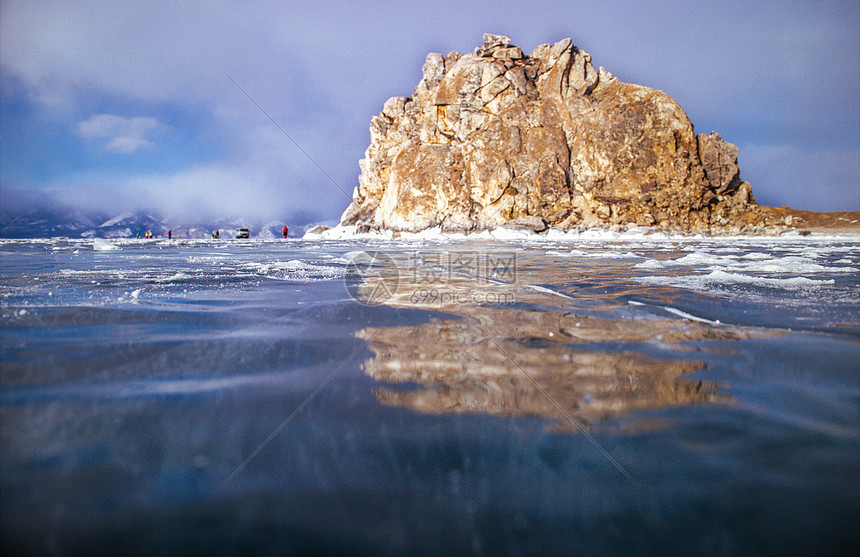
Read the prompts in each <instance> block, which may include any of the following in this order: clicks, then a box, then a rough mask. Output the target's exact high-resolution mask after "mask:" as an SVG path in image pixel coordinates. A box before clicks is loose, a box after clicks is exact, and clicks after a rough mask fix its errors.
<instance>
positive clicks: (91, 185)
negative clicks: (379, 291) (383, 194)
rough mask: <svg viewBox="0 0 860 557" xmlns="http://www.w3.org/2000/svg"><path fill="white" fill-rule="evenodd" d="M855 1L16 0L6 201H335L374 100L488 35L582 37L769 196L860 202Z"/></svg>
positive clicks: (197, 209)
mask: <svg viewBox="0 0 860 557" xmlns="http://www.w3.org/2000/svg"><path fill="white" fill-rule="evenodd" d="M177 4H182V5H177ZM189 4H190V3H189ZM858 6H860V3H858V2H856V1H848V2H814V3H813V2H758V3H749V2H719V3H717V2H684V3H672V2H594V3H591V2H575V1H574V2H540V1H538V2H532V3H529V4H526V3H522V2H503V1H501V0H496V1H493V2H448V1H437V2H420V3H415V4H411V3H408V2H375V3H359V2H325V1H316V2H307V3H304V2H218V1H210V2H202V3H199V4H191V5H185V3H173V2H161V1H147V2H138V1H133V0H132V1H129V2H125V3H123V2H115V1H111V2H41V1H38V0H23V1H17V0H4V2H3V3H2V4H0V202H2V203H3V205H4V206H5V208H6V209H7V210H9V209H12V210H15V209H17V208H19V207H20V208H24V207H26V206H28V204H34V203H35V204H39V203H68V204H73V205H75V206H78V207H81V208H84V209H94V208H95V209H104V210H106V211H107V212H108V213H119V212H122V211H125V210H136V209H150V210H155V211H159V212H162V213H165V214H168V215H171V216H174V217H176V218H188V219H198V218H213V217H216V218H217V217H226V216H245V217H250V218H258V219H269V218H278V219H284V220H289V219H290V218H299V217H298V215H308V214H310V215H313V218H316V219H319V220H331V219H336V218H337V217H338V216H339V215H340V213H341V212H342V211H343V209H344V208H345V207H346V205H347V204H348V202H349V194H351V192H352V189H353V187H354V186H355V185H356V184H357V177H358V173H359V168H358V160H359V159H360V158H361V157H362V156H363V153H364V150H365V149H366V148H367V145H368V143H369V140H370V136H369V132H368V125H369V123H370V117H371V116H372V115H373V114H376V113H378V112H379V111H380V110H381V108H382V105H383V103H384V102H385V100H386V99H387V98H388V97H391V96H396V95H398V96H399V95H410V94H411V92H412V89H413V88H414V87H415V85H417V84H418V81H419V80H420V78H421V66H422V64H423V61H424V58H425V56H426V54H427V53H428V52H432V51H435V52H442V53H443V54H444V53H447V52H449V51H452V50H457V51H460V52H468V51H471V50H473V49H474V47H475V46H478V45H479V44H480V42H481V36H482V33H484V32H490V33H497V34H506V35H510V36H511V37H512V40H513V42H514V43H515V44H517V45H519V46H521V47H522V48H523V50H524V51H525V52H531V51H532V50H533V49H534V47H535V46H537V45H539V44H541V43H551V42H556V41H558V40H560V39H562V38H565V37H571V38H572V39H573V41H574V43H575V44H576V45H577V46H579V47H580V48H582V49H584V50H587V51H588V52H589V53H590V54H591V55H592V58H593V60H594V62H595V65H599V66H604V67H606V69H608V70H609V71H611V72H612V73H613V74H615V75H616V76H617V77H619V78H620V79H622V80H624V81H629V82H633V83H639V84H641V85H646V86H649V87H653V88H656V89H660V90H663V91H665V92H666V93H668V94H669V95H670V96H672V97H673V98H674V99H676V100H677V101H678V102H679V103H680V104H681V106H682V107H683V108H684V109H685V110H686V112H687V114H688V116H689V117H690V119H691V120H692V122H693V124H694V125H695V126H696V131H697V132H705V133H707V132H710V131H712V130H713V131H718V132H719V133H720V134H721V135H722V136H723V138H725V139H726V140H728V141H731V142H732V143H735V144H736V145H738V147H739V148H740V156H739V160H740V165H741V177H742V178H743V179H745V180H747V181H749V182H751V183H752V185H753V192H754V194H755V196H756V198H757V199H758V201H759V202H760V203H763V204H767V205H790V206H792V207H796V208H799V209H812V210H830V211H835V210H860V7H858ZM228 76H229V77H228ZM230 78H232V79H234V80H235V81H236V82H237V83H239V84H240V85H241V86H242V88H244V89H245V91H247V93H248V94H249V95H250V96H251V97H252V98H253V99H254V100H255V101H256V102H257V103H258V104H259V105H260V106H261V107H263V108H264V109H265V110H266V111H267V112H268V114H269V115H271V117H272V118H273V119H274V120H276V121H277V122H278V124H279V125H280V126H282V127H283V129H284V130H285V131H286V132H287V133H289V135H290V136H291V137H292V138H293V139H294V140H295V141H296V142H297V143H298V144H299V145H301V147H302V149H304V151H306V152H307V153H308V154H309V155H310V156H311V157H312V158H313V159H314V160H315V161H316V163H318V164H319V166H321V167H322V168H323V169H325V171H326V172H327V173H328V174H329V175H330V176H331V178H332V179H333V180H334V182H336V184H337V185H335V184H333V183H332V181H330V180H329V178H327V177H326V176H325V174H323V173H322V172H320V170H319V169H318V168H317V167H316V166H315V165H314V163H312V162H311V161H309V160H308V159H307V158H306V156H305V155H304V154H303V153H302V152H301V151H300V150H299V149H298V148H296V146H295V145H294V144H293V143H292V142H290V140H289V139H288V138H287V137H285V136H284V135H283V133H282V132H281V131H280V130H279V129H278V128H277V126H275V125H274V124H272V122H271V121H269V119H268V118H267V117H266V116H265V115H264V114H263V113H261V112H260V111H259V110H258V109H257V107H256V106H254V104H253V103H252V102H251V101H250V100H249V99H248V98H247V97H246V96H245V95H244V94H243V93H242V91H240V90H239V89H238V88H237V87H236V86H235V85H234V84H233V83H232V82H231V80H230Z"/></svg>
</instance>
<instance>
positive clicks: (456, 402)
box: [0, 236, 860, 555]
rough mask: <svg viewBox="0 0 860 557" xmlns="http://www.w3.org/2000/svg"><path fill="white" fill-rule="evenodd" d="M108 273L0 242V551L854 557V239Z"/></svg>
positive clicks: (416, 246) (590, 246)
mask: <svg viewBox="0 0 860 557" xmlns="http://www.w3.org/2000/svg"><path fill="white" fill-rule="evenodd" d="M111 242H112V243H108V242H104V241H95V242H94V241H93V240H69V239H46V240H0V261H2V266H0V347H2V356H0V365H2V375H0V378H2V381H0V495H2V496H0V526H2V528H0V530H2V532H3V544H4V546H5V548H6V549H13V550H15V551H16V552H20V553H31V554H32V553H37V554H69V553H71V554H77V553H87V554H93V553H95V554H99V553H111V554H126V553H156V554H157V553H167V554H180V553H182V554H185V553H192V554H197V553H216V554H221V553H240V552H246V553H255V554H259V553H267V552H268V553H285V554H314V553H327V554H332V553H334V554H337V553H343V554H350V555H356V554H368V555H387V554H391V555H396V554H413V555H421V554H478V555H508V554H510V555H520V554H571V553H573V554H577V553H590V554H595V553H597V554H605V553H614V554H661V555H663V554H774V553H783V554H784V553H806V554H809V553H834V552H836V553H849V552H852V550H856V549H857V548H858V547H860V530H858V529H857V527H856V525H857V524H858V523H860V239H858V237H856V236H854V237H849V236H845V237H829V238H816V237H805V238H801V237H787V238H786V237H782V238H731V239H701V238H700V239H677V238H675V239H673V238H658V237H655V238H649V237H648V236H641V237H633V238H613V237H595V238H591V239H589V238H587V237H582V238H577V239H570V238H542V237H532V238H520V239H510V240H508V241H503V240H498V239H495V240H494V239H490V238H487V239H483V240H469V241H463V240H459V239H458V240H444V239H436V240H432V239H426V238H425V239H420V238H415V239H399V240H382V239H372V238H371V239H368V238H365V239H361V240H317V241H302V240H289V241H271V240H270V241H263V240H249V241H232V240H231V241H219V242H215V241H178V242H177V241H173V242H169V241H166V240H165V241H143V240H124V241H115V240H114V241H111ZM7 554H8V553H7Z"/></svg>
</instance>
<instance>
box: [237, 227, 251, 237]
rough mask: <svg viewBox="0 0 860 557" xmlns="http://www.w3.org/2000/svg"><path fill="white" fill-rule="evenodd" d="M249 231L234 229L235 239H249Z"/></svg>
mask: <svg viewBox="0 0 860 557" xmlns="http://www.w3.org/2000/svg"><path fill="white" fill-rule="evenodd" d="M250 237H251V231H250V230H248V229H247V228H237V229H236V238H250Z"/></svg>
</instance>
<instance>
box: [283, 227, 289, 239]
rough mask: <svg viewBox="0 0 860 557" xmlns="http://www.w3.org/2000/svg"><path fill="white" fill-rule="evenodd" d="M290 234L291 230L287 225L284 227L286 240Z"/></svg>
mask: <svg viewBox="0 0 860 557" xmlns="http://www.w3.org/2000/svg"><path fill="white" fill-rule="evenodd" d="M289 233H290V229H289V228H287V226H286V225H284V238H286V237H287V235H288V234H289Z"/></svg>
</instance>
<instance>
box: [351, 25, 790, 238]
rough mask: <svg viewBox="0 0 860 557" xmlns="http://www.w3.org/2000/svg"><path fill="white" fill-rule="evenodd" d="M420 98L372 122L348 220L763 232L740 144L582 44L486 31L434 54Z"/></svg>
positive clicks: (412, 226)
mask: <svg viewBox="0 0 860 557" xmlns="http://www.w3.org/2000/svg"><path fill="white" fill-rule="evenodd" d="M423 73H424V75H423V79H422V80H421V82H420V83H419V84H418V86H417V87H416V88H415V91H414V94H413V96H412V97H394V98H391V99H389V100H388V101H387V102H386V103H385V105H384V107H383V110H382V112H381V113H380V114H379V115H377V116H375V117H373V119H372V121H371V125H370V135H371V144H370V146H369V147H368V149H367V152H366V154H365V158H364V159H362V161H361V162H360V166H361V175H360V177H359V186H358V187H357V188H356V189H355V191H354V193H353V202H352V204H351V205H350V206H349V207H348V208H347V210H346V211H345V212H344V214H343V216H342V217H341V224H343V225H359V226H363V227H368V228H385V229H392V230H403V231H419V230H424V229H427V228H431V227H436V226H439V227H441V228H443V229H446V230H463V231H468V230H478V229H485V228H494V227H498V226H513V227H524V228H529V229H532V230H535V231H541V230H544V229H546V228H547V227H557V228H561V229H571V228H588V227H611V226H615V227H620V226H625V225H626V226H633V225H641V226H657V227H661V228H664V229H671V230H685V231H700V232H712V233H714V232H716V233H719V232H725V233H728V232H741V231H743V232H752V231H754V230H755V228H756V227H760V226H762V225H764V224H769V220H774V222H776V221H780V223H781V222H782V221H781V219H782V216H781V215H777V216H773V218H772V219H771V218H770V216H768V215H765V214H764V213H762V212H761V211H760V210H759V208H758V205H757V204H756V202H755V200H754V199H753V196H752V190H751V187H750V185H749V184H748V183H746V182H743V181H741V179H740V174H739V170H738V165H737V155H738V149H737V148H736V147H735V146H734V145H732V144H730V143H727V142H725V141H723V140H722V139H721V138H720V136H719V135H717V134H716V133H711V134H709V135H704V134H700V135H698V136H697V135H696V134H695V133H694V130H693V124H692V123H691V122H690V120H689V119H688V118H687V115H686V114H685V113H684V111H683V109H682V108H681V107H680V106H679V105H678V104H677V103H676V102H675V101H674V100H672V99H671V98H670V97H669V96H668V95H666V94H665V93H662V92H660V91H655V90H653V89H649V88H647V87H642V86H639V85H633V84H629V83H623V82H621V81H619V80H618V79H616V78H615V77H613V76H612V74H610V73H609V72H607V71H605V70H604V69H603V68H600V69H599V70H595V69H594V66H593V65H592V62H591V56H590V55H589V54H588V53H587V52H585V51H583V50H580V49H579V48H577V47H576V46H574V45H573V43H572V42H571V40H570V39H564V40H562V41H559V42H558V43H556V44H555V45H552V46H550V45H541V46H539V47H537V48H536V49H535V51H534V52H533V53H532V54H531V55H524V54H523V53H522V52H521V50H520V49H519V48H518V47H516V46H512V45H511V44H510V39H509V38H508V37H502V36H497V35H484V44H483V46H481V47H479V48H477V49H476V50H475V52H474V53H471V54H460V53H457V52H451V53H449V54H448V55H447V56H442V55H441V54H437V53H431V54H429V55H428V56H427V60H426V62H425V64H424V68H423Z"/></svg>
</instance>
